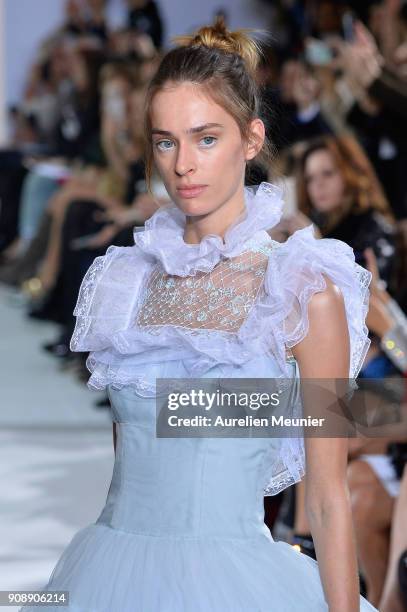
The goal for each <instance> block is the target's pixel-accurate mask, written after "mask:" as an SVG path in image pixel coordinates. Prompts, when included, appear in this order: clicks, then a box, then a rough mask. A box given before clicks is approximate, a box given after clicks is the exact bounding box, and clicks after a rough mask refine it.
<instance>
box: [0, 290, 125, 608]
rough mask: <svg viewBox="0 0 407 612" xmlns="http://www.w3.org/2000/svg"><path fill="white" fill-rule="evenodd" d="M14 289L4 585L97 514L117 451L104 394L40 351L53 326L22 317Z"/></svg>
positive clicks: (4, 375)
mask: <svg viewBox="0 0 407 612" xmlns="http://www.w3.org/2000/svg"><path fill="white" fill-rule="evenodd" d="M13 296H14V294H13V293H12V292H10V291H9V290H6V289H3V288H2V289H0V333H1V344H0V372H1V387H0V388H1V400H0V482H1V504H0V542H1V546H0V590H12V589H19V590H25V589H27V590H28V589H39V588H41V587H42V586H43V585H44V584H45V583H46V582H47V580H48V578H49V575H50V573H51V571H52V569H53V567H54V565H55V563H56V561H57V560H58V558H59V556H60V554H61V552H62V550H63V549H64V548H65V546H66V545H67V544H68V542H69V541H70V539H71V538H72V537H73V535H74V534H75V532H76V531H78V529H80V528H81V527H83V526H85V525H87V524H89V523H91V522H94V521H95V520H96V518H97V517H98V515H99V513H100V512H101V510H102V507H103V505H104V502H105V499H106V495H107V490H108V487H109V483H110V479H111V475H112V469H113V460H114V453H113V441H112V426H111V421H110V418H109V415H108V411H107V410H100V409H97V408H95V407H94V406H93V403H94V402H95V400H96V399H98V398H99V397H100V396H99V395H98V394H97V393H95V392H92V391H89V390H88V389H87V388H86V386H85V384H84V383H80V382H79V381H78V380H77V379H76V378H75V377H74V376H73V374H72V373H71V372H69V371H68V372H66V371H65V372H63V371H61V369H60V366H59V364H58V362H57V360H56V359H55V358H53V357H51V356H49V355H48V354H47V353H45V352H44V351H43V350H41V344H42V343H43V342H47V341H50V340H53V339H54V337H55V336H56V333H57V330H58V327H57V326H56V325H53V324H48V323H42V322H36V321H35V322H34V321H32V320H30V319H28V318H27V317H26V316H25V314H24V310H23V309H22V308H21V306H19V305H18V301H17V300H16V299H15V298H14V297H13ZM16 609H18V608H16V607H2V610H5V611H6V610H10V612H11V611H15V610H16Z"/></svg>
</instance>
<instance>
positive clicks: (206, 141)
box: [199, 136, 218, 148]
mask: <svg viewBox="0 0 407 612" xmlns="http://www.w3.org/2000/svg"><path fill="white" fill-rule="evenodd" d="M217 140H218V139H217V138H216V137H215V136H204V137H203V138H201V140H200V141H199V142H200V143H203V146H204V147H206V148H208V147H211V146H212V145H213V144H215V142H216V141H217Z"/></svg>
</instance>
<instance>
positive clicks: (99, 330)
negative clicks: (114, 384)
mask: <svg viewBox="0 0 407 612" xmlns="http://www.w3.org/2000/svg"><path fill="white" fill-rule="evenodd" d="M145 269H146V264H145V258H144V257H141V256H140V253H139V250H138V249H137V247H135V246H134V247H118V246H110V247H109V248H108V249H107V251H106V254H105V255H102V256H99V257H96V258H95V259H94V261H93V263H92V265H91V266H90V267H89V269H88V271H87V272H86V274H85V276H84V278H83V281H82V284H81V287H80V290H79V294H78V299H77V302H76V306H75V309H74V311H73V314H74V316H75V317H76V324H75V330H74V333H73V335H72V338H71V342H70V348H71V350H72V351H83V352H88V351H102V350H104V349H107V348H109V347H111V346H112V344H113V339H114V336H115V334H117V333H119V332H121V331H125V330H127V329H128V328H129V327H130V325H131V320H130V319H131V316H132V313H133V311H134V305H135V303H136V300H137V299H138V298H139V294H140V288H141V286H142V283H143V279H144V272H145Z"/></svg>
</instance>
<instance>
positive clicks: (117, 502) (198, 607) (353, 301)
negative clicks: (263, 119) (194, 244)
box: [21, 184, 375, 612]
mask: <svg viewBox="0 0 407 612" xmlns="http://www.w3.org/2000/svg"><path fill="white" fill-rule="evenodd" d="M259 190H261V191H259ZM259 190H258V191H257V195H255V193H256V192H254V193H251V192H249V191H246V196H247V215H246V217H245V219H243V221H241V222H240V223H239V224H237V225H235V226H234V228H232V231H231V232H230V233H229V235H227V239H226V240H225V243H224V244H222V243H218V242H217V241H216V240H215V241H214V239H215V237H207V239H206V238H205V239H204V242H203V243H201V246H200V249H201V250H200V251H199V252H198V251H197V250H195V249H192V250H190V249H189V248H186V247H189V246H190V245H185V243H184V245H185V246H184V247H183V245H182V244H181V245H180V243H177V241H176V240H175V236H174V235H173V236H172V237H171V240H170V241H169V244H168V245H166V244H164V242H165V241H164V240H163V236H161V238H162V240H160V241H159V242H158V240H157V238H158V237H159V232H160V230H159V227H158V226H159V225H160V220H162V216H161V217H160V216H159V217H155V219H154V217H153V220H152V221H151V222H150V224H147V229H146V232H147V233H148V232H149V231H150V232H151V235H150V238H154V240H151V239H148V236H147V234H146V233H145V234H144V235H143V239H142V240H141V242H139V243H138V240H139V239H140V236H141V235H140V234H139V235H136V246H135V247H128V248H117V247H111V248H110V249H109V251H108V253H107V254H106V255H105V256H104V257H102V258H98V261H95V263H94V264H93V265H92V267H91V268H90V270H89V271H88V273H87V275H86V277H85V279H84V282H83V284H82V288H81V292H80V295H79V298H78V304H77V307H76V310H75V313H76V316H77V317H78V319H77V328H76V331H75V334H74V336H73V339H72V347H73V348H74V349H75V350H90V351H91V353H90V356H89V360H88V367H89V369H90V371H91V372H92V376H91V378H90V381H89V386H90V387H91V388H97V389H101V388H105V389H107V390H108V394H109V397H110V400H111V416H112V420H113V421H115V422H116V423H117V447H116V458H115V464H114V470H113V476H112V481H111V484H110V488H109V492H108V496H107V500H106V504H105V506H104V508H103V509H102V511H101V514H100V515H99V517H98V518H97V520H96V521H95V523H92V524H91V525H87V526H85V527H84V528H82V529H81V530H80V531H79V532H77V533H76V534H75V535H74V537H73V539H72V540H71V542H70V543H69V544H68V546H67V548H66V549H65V550H64V552H63V554H62V556H61V557H60V559H59V561H58V563H57V564H56V567H55V568H54V570H53V572H52V575H51V577H50V579H49V581H48V583H47V585H46V586H45V587H44V590H68V591H69V593H70V604H69V607H68V608H64V607H62V608H61V607H56V606H55V607H52V606H51V607H49V606H47V607H43V608H42V607H39V606H35V607H24V608H22V609H21V610H23V611H24V612H36V611H38V610H44V612H45V610H48V611H52V612H57V610H64V609H67V610H69V612H296V611H299V612H300V611H301V612H317V611H321V612H322V611H327V610H328V605H327V603H326V600H325V597H324V592H323V588H322V584H321V579H320V574H319V570H318V564H317V562H316V561H314V560H313V559H311V558H310V557H308V556H306V555H304V554H303V553H299V552H297V551H296V550H295V549H294V548H293V547H292V546H290V545H289V544H287V543H285V542H277V541H275V540H274V539H273V537H272V535H271V533H270V531H269V529H268V528H267V527H266V525H265V524H264V500H263V497H264V495H273V494H276V493H278V492H279V491H281V490H283V489H284V488H286V487H287V486H289V485H290V484H293V483H295V482H298V481H299V480H300V479H301V477H302V476H303V475H304V471H305V464H304V452H303V451H304V445H303V440H301V439H289V438H286V439H284V440H282V439H276V438H274V439H273V438H257V437H256V438H255V437H253V438H251V437H248V438H247V437H246V438H210V437H201V438H159V437H157V436H156V406H155V380H156V378H158V377H164V378H188V377H191V376H192V377H202V378H208V377H209V378H218V377H221V378H225V377H232V378H236V377H238V378H252V377H260V378H263V377H264V378H265V377H271V378H273V377H275V378H282V377H288V378H290V379H294V380H299V370H298V366H297V364H296V362H295V360H293V358H292V357H290V356H289V355H287V353H286V347H287V346H288V347H289V346H290V345H291V346H294V345H295V344H296V342H297V341H298V337H303V335H304V334H305V333H306V325H304V319H303V311H302V310H301V307H300V306H299V304H301V301H302V297H301V296H302V293H301V292H302V291H303V289H304V287H306V288H307V292H306V294H305V293H304V294H303V297H304V299H305V297H306V299H307V300H309V299H310V296H311V295H312V293H313V292H314V293H315V291H318V290H321V289H323V288H324V287H323V282H321V278H323V277H321V274H320V272H319V270H320V269H321V270H322V269H323V271H324V273H326V274H327V275H328V276H330V277H331V278H332V280H333V281H334V282H336V283H337V285H338V286H339V287H340V289H341V291H342V293H343V295H344V299H345V306H346V311H347V316H348V322H349V330H350V336H351V351H352V359H351V370H350V376H353V375H354V374H355V370H356V369H357V367H358V364H359V362H360V360H361V358H362V357H363V352H365V351H366V348H367V345H368V344H367V343H368V341H367V333H366V328H365V327H363V320H364V317H365V315H366V299H367V294H366V292H367V284H368V281H369V280H370V278H369V273H366V275H365V274H364V271H362V269H360V270H359V268H360V266H357V264H355V262H354V259H353V260H352V257H353V253H352V252H351V250H348V247H346V245H344V246H340V245H335V244H333V243H335V242H337V241H332V242H331V241H325V243H324V241H317V240H315V238H314V237H313V236H311V234H309V230H308V228H306V230H307V231H304V230H302V232H297V233H296V234H297V237H296V241H298V245H297V247H299V250H298V248H297V247H296V245H295V243H294V244H293V241H292V243H291V246H289V251H287V252H286V254H285V255H284V253H282V252H281V249H282V248H283V247H284V245H279V244H277V243H275V244H274V241H271V239H270V237H269V236H268V235H267V234H266V233H265V232H264V231H261V230H257V229H256V227H255V226H253V223H252V221H253V218H255V219H256V220H258V219H259V218H261V219H262V220H261V224H262V225H263V227H267V224H269V226H272V225H273V224H275V223H276V222H277V221H276V217H275V216H274V217H273V216H272V215H271V213H273V214H274V215H276V210H277V213H278V212H279V211H280V214H281V208H279V206H280V204H279V202H280V200H279V198H278V197H277V196H278V191H277V188H274V187H273V186H270V185H268V184H262V186H260V187H259ZM263 191H264V192H265V193H262V192H263ZM260 193H261V198H260ZM266 196H267V197H266ZM259 203H261V211H260V213H261V214H260V213H259V208H258V207H259ZM267 206H268V207H269V209H268V219H265V218H262V215H263V214H265V210H264V209H266V213H267ZM256 211H257V213H258V214H255V213H256ZM169 213H170V214H171V215H173V214H178V213H177V211H175V209H169V210H164V211H160V212H159V215H163V214H164V215H168V214H169ZM277 216H278V215H277ZM172 218H173V217H172ZM164 220H165V221H166V223H165V224H163V225H164V227H165V233H167V232H168V231H170V227H169V226H170V224H169V220H168V218H167V219H165V218H164ZM249 221H250V224H249V225H248V222H249ZM273 221H274V222H273ZM157 224H158V225H157ZM265 224H266V225H265ZM180 227H181V226H180ZM258 231H260V234H259V233H258ZM154 232H158V234H157V233H155V234H154ZM245 232H246V234H245ZM165 235H166V234H165ZM253 236H255V239H253ZM236 238H239V241H238V243H239V246H238V251H237V252H236V251H233V249H234V248H235V247H236V248H237V243H236V242H235V239H236ZM242 238H243V240H242ZM244 238H246V239H244ZM304 239H306V244H307V245H308V246H306V247H304V244H302V242H303V241H304ZM143 240H144V241H145V242H144V243H143ZM208 242H209V244H208ZM174 243H175V244H174ZM300 243H301V244H300ZM316 243H321V244H316ZM285 244H286V243H285ZM341 244H343V243H341ZM202 245H203V246H202ZM210 245H212V246H213V245H215V247H216V248H209V246H210ZM338 246H339V249H338ZM158 247H159V248H160V249H162V250H161V251H160V253H157V252H156V256H155V257H153V254H152V250H153V249H154V248H158ZM294 247H296V249H294ZM345 247H346V248H345ZM128 249H129V250H128ZM171 249H176V252H177V255H175V254H174V251H171ZM227 249H230V250H229V251H228V252H227ZM316 249H322V251H323V253H322V251H318V250H316ZM293 250H296V252H297V255H296V270H301V269H302V270H303V271H304V270H309V269H310V263H309V262H310V261H312V262H313V265H312V266H311V267H312V269H313V278H314V284H313V285H312V287H313V288H314V291H310V290H309V289H310V286H311V285H310V283H311V284H312V278H311V277H310V276H308V277H306V280H305V281H304V280H303V284H302V285H301V286H300V283H299V282H298V277H297V280H296V281H295V287H296V289H297V290H298V291H297V293H296V304H297V307H296V313H297V314H296V317H294V318H297V321H296V322H295V321H294V318H293V316H292V305H291V308H289V309H287V310H282V306H283V305H284V304H286V302H287V299H288V298H287V294H283V293H281V295H280V300H279V301H278V295H277V294H276V291H277V287H276V286H275V285H273V284H272V277H270V262H272V267H273V269H274V272H273V273H277V271H279V274H281V273H282V271H283V270H284V268H283V265H284V264H287V263H288V264H290V262H291V260H290V258H289V257H288V255H289V253H292V251H293ZM141 251H142V252H143V254H144V255H143V257H144V259H143V257H142V256H141V255H140V252H141ZM276 252H278V255H277V253H276ZM163 253H164V256H162V254H163ZM171 253H173V255H174V256H173V258H171V257H170V254H171ZM242 253H243V254H244V256H243V257H242V255H241V254H242ZM247 253H250V256H249V259H248V255H247ZM299 253H300V256H299V255H298V254H299ZM178 255H179V256H180V258H181V259H177V257H178ZM321 255H322V256H321ZM333 255H334V257H333ZM166 257H170V260H167V261H166V260H165V258H166ZM273 257H274V258H275V259H273ZM210 258H212V259H210ZM338 259H339V261H338ZM209 260H210V265H208V261H209ZM141 261H143V262H144V264H145V270H144V269H143V266H142V264H141V263H140V262H141ZM169 261H171V262H172V263H174V262H175V261H176V262H177V265H178V266H179V267H178V270H181V268H182V270H181V271H182V274H180V275H179V276H177V277H176V275H175V270H174V268H171V265H170V263H169ZM264 261H266V263H267V266H265V267H264V266H263V267H262V263H264ZM301 261H303V262H304V263H303V264H301ZM322 264H323V268H322V267H321V268H320V269H319V268H318V265H319V266H322ZM174 265H175V263H174ZM223 265H224V266H227V268H225V269H223V271H222V273H219V270H220V269H221V268H220V267H222V266H223ZM219 266H220V267H219ZM355 266H357V268H356V267H355ZM202 268H204V269H202ZM163 270H164V271H163ZM258 270H262V271H263V272H262V273H258ZM154 271H155V276H154ZM164 272H165V273H164ZM215 273H216V275H215ZM318 274H319V276H318ZM242 275H243V277H244V283H241V284H240V285H239V289H237V290H236V289H235V290H233V291H231V290H229V289H230V283H232V284H233V283H234V286H235V287H236V279H237V278H239V279H241V278H242ZM245 275H246V276H245ZM175 277H176V278H175ZM281 278H282V277H280V279H281ZM302 278H305V277H304V276H303V275H302ZM182 279H183V280H182ZM191 279H193V280H192V284H191V283H190V282H189V281H190V280H191ZM254 279H255V280H254ZM361 279H362V282H361ZM174 280H175V284H174V283H173V282H172V281H174ZM170 281H171V282H170ZM286 281H287V282H288V279H286ZM287 282H286V283H285V284H284V287H285V289H284V291H287V286H288V285H287ZM293 282H294V281H293ZM163 283H164V284H163ZM253 283H254V284H253ZM267 283H270V285H269V286H270V287H272V288H273V292H272V293H271V292H270V291H269V289H268V288H267ZM264 284H265V285H266V289H265V291H264V293H259V291H260V289H259V287H263V286H264ZM292 286H294V285H292ZM253 288H254V291H253ZM220 289H222V290H220ZM300 289H301V291H300ZM281 290H282V289H281ZM214 293H215V295H214ZM113 294H114V295H115V297H116V299H115V300H112V299H109V296H112V295H113ZM119 294H120V295H119ZM164 294H165V295H164ZM225 295H226V296H227V304H228V306H226V307H225ZM249 295H250V296H251V297H250V299H249V297H248V296H249ZM205 296H206V297H205ZM267 296H268V297H267ZM117 298H119V299H117ZM235 298H238V299H235ZM179 300H180V302H179ZM205 300H206V301H205ZM255 300H257V302H256V301H255ZM259 300H260V301H259ZM230 302H233V306H232V307H230V308H229V306H230ZM303 303H304V304H305V302H303ZM248 304H250V307H249V308H248V307H247V305H248ZM351 305H352V308H351V309H350V306H351ZM257 307H258V311H256V308H257ZM201 313H203V314H201ZM205 313H206V315H207V316H206V318H205V316H204V315H205ZM287 313H289V314H287ZM226 315H227V316H226ZM163 316H165V320H166V322H164V320H163ZM171 317H172V318H171ZM233 317H235V319H233ZM242 317H243V318H244V323H242V321H241V318H242ZM250 317H252V318H251V320H249V319H250ZM259 317H263V323H262V325H261V329H260V330H258V332H257V335H256V332H255V331H254V328H255V327H256V328H258V326H259ZM290 317H291V318H290ZM181 318H182V321H183V325H181V324H180V319H181ZM270 318H271V319H272V320H271V321H269V319H270ZM201 319H202V321H201V323H202V325H201V326H199V325H198V326H197V324H196V323H197V321H198V323H199V321H200V320H201ZM231 320H233V325H230V321H231ZM283 321H284V327H282V322H283ZM279 322H280V323H281V325H280V323H279ZM300 322H301V323H302V324H301V325H299V323H300ZM215 324H216V325H215ZM246 324H247V325H248V327H247V328H246V329H245V328H244V326H245V325H246ZM279 325H280V327H279ZM225 326H228V328H226V327H225ZM242 327H243V330H242ZM236 329H237V330H238V331H237V332H236ZM282 330H284V333H285V334H286V335H285V347H283V351H282V352H281V351H280V352H279V350H278V343H279V342H281V338H282V336H281V335H280V332H281V331H282ZM239 334H240V335H239ZM264 343H266V344H264ZM265 345H267V346H268V347H274V348H273V349H272V350H268V351H267V352H266V351H264V350H263V348H264V347H265ZM85 347H87V348H85ZM360 609H361V610H362V611H363V612H368V611H372V612H373V611H374V610H375V608H374V607H373V606H371V605H370V604H369V603H368V602H367V601H366V600H365V599H364V598H362V597H361V598H360Z"/></svg>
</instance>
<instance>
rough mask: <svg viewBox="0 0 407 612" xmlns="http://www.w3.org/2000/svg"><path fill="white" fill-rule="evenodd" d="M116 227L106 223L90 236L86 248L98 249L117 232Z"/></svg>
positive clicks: (108, 241)
mask: <svg viewBox="0 0 407 612" xmlns="http://www.w3.org/2000/svg"><path fill="white" fill-rule="evenodd" d="M117 231H118V228H117V227H116V226H115V225H113V224H112V225H106V227H104V228H103V229H101V230H100V232H98V233H97V234H96V235H95V236H94V237H93V238H90V239H89V241H88V242H87V244H86V248H88V249H98V248H102V247H104V246H107V245H108V244H110V242H111V241H112V239H113V238H114V236H115V235H116V234H117Z"/></svg>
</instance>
